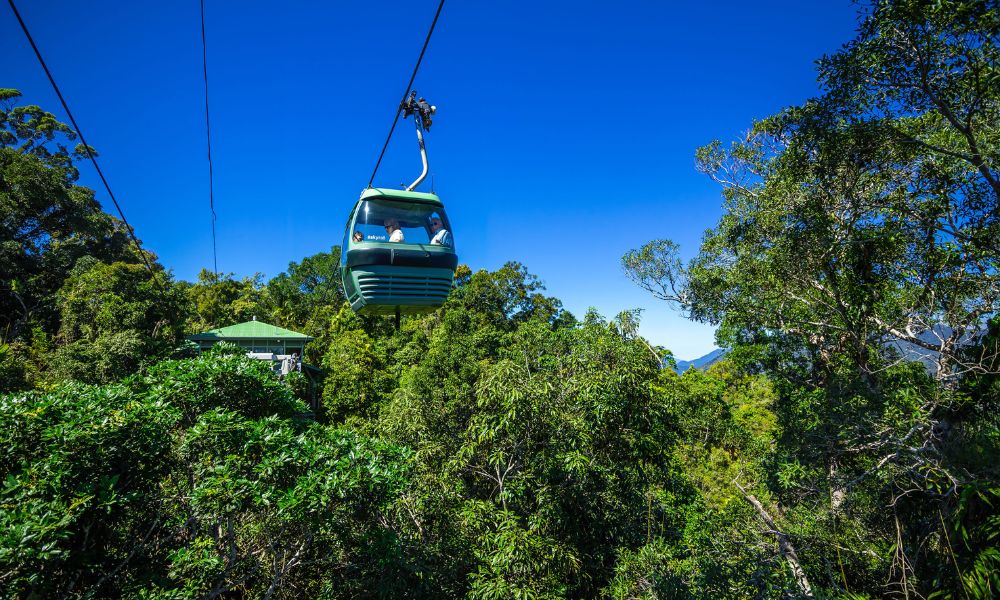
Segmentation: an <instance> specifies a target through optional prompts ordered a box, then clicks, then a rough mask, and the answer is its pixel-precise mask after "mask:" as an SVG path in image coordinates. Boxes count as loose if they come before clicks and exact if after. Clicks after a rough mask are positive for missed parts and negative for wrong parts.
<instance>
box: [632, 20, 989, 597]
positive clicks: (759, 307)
mask: <svg viewBox="0 0 1000 600" xmlns="http://www.w3.org/2000/svg"><path fill="white" fill-rule="evenodd" d="M998 34H1000V11H998V10H997V8H996V6H995V3H990V2H982V1H978V0H971V1H968V2H949V1H945V2H936V3H931V2H923V1H918V0H914V1H910V0H898V1H884V2H878V3H876V4H875V5H874V6H872V7H871V8H870V9H869V10H867V11H866V13H865V14H864V15H863V17H862V21H861V25H860V29H859V32H858V36H857V37H856V38H855V39H854V40H853V41H852V42H850V43H848V44H847V45H845V47H844V48H843V49H842V50H841V51H839V52H837V53H836V54H834V55H832V56H829V57H825V58H824V59H822V60H821V61H820V62H819V67H820V81H821V83H822V84H823V85H824V93H823V94H822V95H821V96H820V97H818V98H815V99H813V100H810V101H809V102H807V103H805V104H804V105H802V106H798V107H792V108H789V109H786V110H784V111H782V112H781V113H779V114H778V115H775V116H773V117H771V118H768V119H765V120H763V121H761V122H759V123H756V124H754V126H753V128H752V129H751V130H750V132H749V133H748V134H747V135H746V137H744V138H743V139H741V140H739V141H738V142H735V143H733V144H732V145H730V146H728V147H724V146H723V145H722V144H721V143H719V142H714V143H712V144H710V145H708V146H706V147H704V148H702V149H700V150H699V151H698V154H697V159H698V165H699V168H700V169H701V170H702V171H703V172H705V173H707V174H708V175H710V176H711V177H712V178H713V179H715V180H716V181H718V182H719V183H720V184H721V185H722V188H723V197H724V201H725V213H724V215H723V217H722V218H721V220H720V221H719V223H718V225H717V226H716V227H715V228H713V229H712V230H710V231H709V232H708V233H707V234H706V237H705V239H704V242H703V244H702V246H701V249H700V252H699V253H698V255H697V256H696V257H695V258H694V259H693V260H691V261H690V262H689V263H688V264H687V265H682V263H681V262H680V261H679V260H678V252H677V248H676V246H675V245H674V244H672V243H671V242H669V241H666V240H657V241H654V242H651V243H650V244H647V245H646V246H644V247H642V248H640V249H639V250H636V251H633V252H630V253H629V254H627V255H626V256H625V257H624V258H623V266H624V268H625V269H626V272H627V273H628V274H629V276H630V277H632V278H633V279H634V280H636V281H637V282H638V283H639V284H640V285H642V286H643V287H646V288H647V289H649V290H650V291H652V292H654V294H656V295H657V296H658V297H661V298H663V299H665V300H668V301H670V302H672V303H674V304H676V305H679V306H680V307H682V308H683V309H685V310H686V311H688V313H689V314H690V315H691V316H692V317H693V318H695V319H698V320H701V321H705V322H708V323H713V324H717V325H719V332H718V339H719V341H720V343H721V344H723V345H725V346H728V347H731V348H733V352H732V353H731V354H730V358H729V360H730V362H731V363H732V364H734V365H736V366H737V367H739V368H741V369H744V370H747V371H750V372H765V373H768V374H769V375H771V376H772V377H774V378H775V382H776V385H777V388H776V389H777V390H778V401H777V402H775V411H776V413H777V415H778V419H779V422H780V423H781V426H782V427H781V428H782V434H781V435H780V437H778V438H777V439H776V440H775V442H776V444H777V452H776V453H775V454H774V455H772V456H771V457H770V458H767V457H762V459H761V462H759V463H758V464H759V468H760V470H759V471H758V473H760V476H759V478H758V479H757V480H756V481H754V482H753V484H754V485H755V486H757V487H756V491H754V490H752V489H746V491H747V492H748V493H747V494H745V496H746V499H747V501H748V502H749V503H751V504H752V503H753V502H752V499H753V498H757V499H758V500H759V502H758V504H760V506H761V507H763V508H765V509H766V510H767V512H774V511H773V510H772V507H777V508H778V509H779V511H778V512H782V513H784V514H785V515H786V517H787V521H786V523H785V524H784V525H783V528H784V529H785V532H791V533H789V535H792V536H793V537H794V536H795V535H801V536H820V537H821V538H822V539H825V540H826V543H827V544H830V545H832V546H837V544H838V542H837V540H838V539H841V536H845V535H852V536H853V534H852V533H850V532H855V531H857V532H864V535H867V536H869V537H868V539H869V540H871V541H870V542H869V543H868V546H867V547H868V549H869V550H870V551H871V553H872V554H873V555H875V556H880V557H882V558H883V560H884V561H885V563H884V564H885V565H888V566H887V567H885V566H880V565H878V564H872V562H871V561H870V560H869V559H868V558H866V557H865V556H853V555H847V556H845V555H844V554H843V553H839V554H836V555H827V556H824V557H822V558H820V557H816V556H812V557H810V556H803V555H802V554H800V555H799V559H801V561H802V563H803V565H802V566H803V568H804V569H805V572H806V574H807V575H808V578H809V580H810V581H812V582H814V583H815V582H817V581H821V582H822V583H821V585H822V586H824V587H825V588H826V589H828V590H836V591H837V593H840V592H842V591H847V590H856V589H873V587H875V586H878V585H880V584H879V583H878V582H879V580H880V579H881V580H882V581H885V580H889V581H890V584H889V585H890V587H891V588H892V589H893V590H895V591H898V592H899V593H905V594H911V593H928V592H929V591H930V590H932V589H934V588H935V587H939V586H940V585H941V582H943V581H948V582H951V584H952V585H955V582H956V581H957V580H956V579H955V578H954V571H955V570H954V569H951V574H949V573H948V566H951V565H952V564H953V563H954V561H950V562H948V561H949V560H950V559H951V558H953V556H951V557H949V554H948V553H949V549H948V547H947V545H946V544H944V545H936V544H934V543H932V540H938V539H942V540H943V539H944V538H945V533H946V531H945V529H944V520H943V519H941V518H938V517H940V516H941V515H940V514H939V513H938V511H941V514H945V513H948V512H949V511H953V510H957V502H958V498H959V497H960V496H961V495H962V493H963V490H965V489H969V486H972V487H975V488H977V489H978V488H982V487H983V486H986V487H990V485H992V483H990V482H994V481H995V480H996V474H995V471H994V470H993V469H992V467H990V466H988V465H987V464H986V462H985V461H982V460H980V461H975V460H965V459H963V460H959V459H958V456H959V455H966V453H967V452H969V451H972V452H974V453H982V452H987V451H988V450H989V449H991V448H992V447H993V444H992V442H987V441H986V440H985V439H984V438H981V437H978V436H971V435H967V434H966V432H967V431H970V430H979V429H980V425H979V424H978V423H976V422H975V419H974V418H973V417H972V413H979V411H985V412H990V411H995V410H996V406H997V405H996V404H995V398H993V397H991V396H990V395H989V394H985V393H972V394H968V395H966V393H965V392H963V391H961V390H962V387H963V385H964V382H965V381H967V380H968V379H969V378H970V377H971V376H973V375H975V376H979V377H985V376H992V375H994V374H996V373H997V371H998V370H1000V361H998V355H997V348H996V346H995V345H992V344H990V343H985V342H984V334H985V333H986V331H987V326H986V321H987V319H988V318H990V317H992V316H993V315H995V314H996V313H997V310H998V309H1000V269H998V266H1000V265H998V260H1000V245H998V239H1000V237H998V233H1000V208H998V206H1000V195H998V192H1000V186H998V185H997V181H998V180H1000V144H998V140H1000V86H998V85H997V81H998V72H1000V71H998V67H1000V37H998ZM915 358H919V359H921V361H920V362H917V363H914V362H912V361H913V360H914V359H915ZM928 367H929V368H928ZM979 414H984V413H979ZM974 423H975V424H974ZM945 431H948V432H952V431H953V432H955V433H954V435H952V434H946V433H944V432H945ZM959 431H961V432H962V433H959ZM765 494H767V495H768V496H769V497H770V498H772V499H773V500H767V498H766V497H765ZM817 506H823V507H825V508H824V509H823V510H822V511H818V510H817V508H816V507H817ZM886 506H889V507H892V510H891V511H889V510H887V509H885V507H886ZM935 519H936V520H935ZM774 521H775V522H779V521H780V519H774ZM789 539H793V538H789ZM806 539H809V538H806ZM799 547H801V546H799ZM890 549H891V551H890ZM824 561H830V562H833V561H835V562H836V564H838V566H839V567H840V571H841V573H840V575H839V576H837V577H833V576H829V575H826V576H825V579H826V580H825V581H823V579H824V572H823V569H822V568H820V565H821V564H822V563H823V562H824ZM956 564H957V563H956ZM941 565H946V566H945V567H942V566H941ZM935 582H936V583H935ZM962 585H964V584H961V585H957V586H956V587H953V588H952V589H954V590H955V592H956V594H958V595H961V594H959V592H960V591H961V592H962V593H966V592H968V591H969V590H968V589H966V588H964V587H962Z"/></svg>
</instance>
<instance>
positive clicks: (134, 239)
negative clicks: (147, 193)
mask: <svg viewBox="0 0 1000 600" xmlns="http://www.w3.org/2000/svg"><path fill="white" fill-rule="evenodd" d="M7 3H8V4H10V8H11V10H13V11H14V16H15V17H17V22H18V23H20V25H21V31H23V32H24V36H25V37H26V38H28V43H29V44H31V49H32V50H34V51H35V56H36V57H38V62H39V63H41V65H42V69H43V70H44V71H45V75H46V76H47V77H48V78H49V83H51V84H52V89H53V90H55V92H56V96H58V97H59V102H60V103H62V107H63V110H64V111H66V115H67V116H68V117H69V121H70V123H72V124H73V129H74V130H75V131H76V134H77V135H78V136H80V144H81V145H83V149H84V150H86V152H87V157H88V158H90V162H92V163H93V164H94V169H95V170H96V171H97V175H98V177H100V178H101V183H103V184H104V189H105V190H107V192H108V196H109V197H110V198H111V202H113V203H114V205H115V208H116V209H117V210H118V216H119V217H121V219H122V222H123V223H125V230H126V231H128V234H129V237H131V238H132V243H134V244H135V247H136V250H138V251H139V257H140V258H142V262H144V263H146V268H147V269H149V273H150V275H153V276H155V275H156V271H154V270H153V266H152V265H151V264H149V259H148V258H147V257H146V251H145V250H143V249H142V246H141V245H140V244H139V239H138V238H137V237H135V231H133V229H132V226H131V225H129V223H128V219H126V218H125V213H124V212H123V211H122V207H121V205H119V204H118V200H117V199H116V198H115V194H114V192H112V191H111V186H110V185H109V184H108V180H107V179H106V178H105V177H104V172H103V171H101V167H100V165H98V164H97V157H95V156H94V153H93V151H92V150H91V149H90V144H88V143H87V140H86V138H84V137H83V130H82V129H80V126H79V125H77V123H76V119H75V118H73V113H72V112H71V111H70V110H69V105H68V104H66V99H65V98H63V95H62V92H61V91H59V86H58V85H56V80H55V79H54V78H53V77H52V72H51V71H49V67H48V65H46V64H45V59H44V58H42V53H41V52H39V51H38V46H37V45H36V44H35V40H34V38H32V37H31V33H30V32H29V31H28V26H27V25H25V23H24V19H22V18H21V13H20V12H19V11H18V10H17V6H16V5H15V4H14V0H7ZM154 279H155V277H154ZM156 281H157V282H158V283H159V279H157V280H156ZM161 285H162V284H161Z"/></svg>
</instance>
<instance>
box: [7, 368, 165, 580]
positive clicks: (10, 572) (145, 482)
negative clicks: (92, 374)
mask: <svg viewBox="0 0 1000 600" xmlns="http://www.w3.org/2000/svg"><path fill="white" fill-rule="evenodd" d="M176 421H177V414H176V411H174V410H172V409H171V407H169V406H167V405H166V404H164V403H162V402H159V401H154V400H149V399H145V398H142V397H141V396H140V395H137V394H136V393H135V392H134V391H132V390H131V389H129V388H128V386H124V385H110V386H106V387H90V386H85V385H81V384H68V385H65V386H62V387H60V388H58V389H57V390H56V391H54V392H51V393H48V394H39V393H27V394H21V395H7V396H0V456H2V458H0V477H2V478H3V482H4V483H3V490H2V492H0V506H2V507H3V510H0V526H2V527H3V531H4V532H5V533H4V535H3V536H2V538H0V564H2V565H3V566H4V568H3V570H4V576H3V578H2V579H0V589H2V590H4V591H3V593H2V595H4V596H9V597H18V596H25V597H30V596H36V597H50V596H59V595H64V594H71V593H73V590H74V588H75V589H80V588H81V587H83V588H91V589H93V590H94V591H98V590H101V589H102V586H103V585H104V584H105V583H107V582H106V580H105V579H104V577H103V575H106V574H107V575H109V576H110V574H112V573H115V572H118V571H119V570H120V569H121V568H122V567H123V564H122V563H123V561H125V562H128V561H131V560H134V561H135V563H136V564H142V562H143V561H145V560H149V559H150V558H151V555H150V554H149V550H150V549H149V548H148V547H146V546H144V545H143V544H142V542H141V540H144V538H147V539H148V537H149V536H150V534H151V533H152V532H153V531H154V530H155V528H156V522H155V521H151V520H149V518H148V517H149V513H150V512H156V511H157V510H158V505H159V499H158V498H157V493H156V490H157V485H158V481H159V479H160V478H161V477H162V476H163V475H164V474H165V473H166V472H167V471H168V470H169V468H170V466H171V464H172V457H171V451H170V445H171V441H170V431H171V429H172V428H173V427H174V425H175V423H176ZM133 568H134V567H133ZM110 589H111V588H110V586H109V587H106V588H103V590H104V593H109V592H110Z"/></svg>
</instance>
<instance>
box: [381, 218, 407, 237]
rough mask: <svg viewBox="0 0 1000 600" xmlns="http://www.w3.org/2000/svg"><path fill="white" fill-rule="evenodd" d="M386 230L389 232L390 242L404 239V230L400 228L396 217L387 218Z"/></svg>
mask: <svg viewBox="0 0 1000 600" xmlns="http://www.w3.org/2000/svg"><path fill="white" fill-rule="evenodd" d="M385 231H386V233H388V234H389V241H390V242H402V241H403V230H402V229H400V228H399V221H397V220H396V219H386V220H385Z"/></svg>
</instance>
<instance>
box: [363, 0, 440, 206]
mask: <svg viewBox="0 0 1000 600" xmlns="http://www.w3.org/2000/svg"><path fill="white" fill-rule="evenodd" d="M442 8H444V0H441V2H440V3H439V4H438V7H437V12H435V13H434V20H433V21H431V28H430V29H429V30H428V31H427V39H425V40H424V47H423V48H421V49H420V56H419V57H417V64H416V65H415V66H414V67H413V74H412V75H410V82H409V83H407V84H406V91H405V92H403V98H402V99H401V100H400V101H399V108H397V109H396V117H395V118H394V119H393V120H392V127H390V128H389V135H387V136H386V138H385V144H384V145H383V146H382V152H380V153H379V155H378V161H377V162H376V163H375V168H374V169H373V170H372V176H371V178H370V179H369V180H368V187H371V186H372V182H373V181H375V174H376V173H378V168H379V165H381V164H382V158H383V157H384V156H385V150H386V148H388V147H389V140H391V139H392V132H393V131H395V130H396V123H398V122H399V113H401V112H403V102H406V97H407V96H408V95H409V94H410V88H411V87H413V80H414V79H416V78H417V71H418V70H419V69H420V62H421V61H423V60H424V52H426V51H427V45H428V44H430V43H431V35H432V34H433V33H434V26H435V25H437V21H438V17H439V16H441V9H442Z"/></svg>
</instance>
